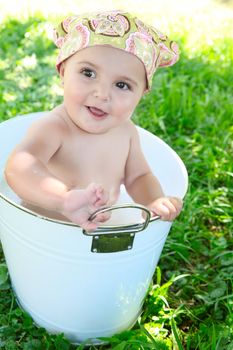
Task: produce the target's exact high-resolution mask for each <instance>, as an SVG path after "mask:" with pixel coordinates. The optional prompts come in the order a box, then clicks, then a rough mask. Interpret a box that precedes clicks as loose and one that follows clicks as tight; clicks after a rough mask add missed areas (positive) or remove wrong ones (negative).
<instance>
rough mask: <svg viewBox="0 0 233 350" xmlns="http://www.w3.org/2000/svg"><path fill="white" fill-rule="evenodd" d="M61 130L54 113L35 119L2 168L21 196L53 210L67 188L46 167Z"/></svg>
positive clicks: (58, 141) (57, 209)
mask: <svg viewBox="0 0 233 350" xmlns="http://www.w3.org/2000/svg"><path fill="white" fill-rule="evenodd" d="M61 133H62V127H61V125H60V123H59V121H57V120H56V119H55V120H54V118H53V117H51V120H49V119H48V118H44V119H42V120H39V121H37V122H35V123H34V124H33V125H32V127H30V129H29V131H28V132H27V134H26V136H25V138H24V139H23V140H22V142H21V143H20V144H18V145H17V146H16V148H15V149H14V151H13V152H12V154H11V155H10V157H9V159H8V161H7V164H6V168H5V177H6V180H7V182H8V184H9V185H10V186H11V188H12V189H13V190H14V191H15V192H16V193H17V194H18V196H19V197H20V198H22V199H24V200H25V201H26V202H28V203H30V204H34V205H37V206H41V207H43V208H45V209H49V210H55V211H59V210H60V209H61V207H62V203H63V198H64V194H65V193H66V192H67V191H68V188H67V186H66V185H65V184H64V183H63V182H62V181H60V180H59V179H58V178H56V177H55V176H54V175H52V174H51V173H50V172H49V171H48V168H47V163H48V161H49V159H50V158H51V157H52V156H53V154H55V152H56V151H57V150H58V149H59V147H60V146H61Z"/></svg>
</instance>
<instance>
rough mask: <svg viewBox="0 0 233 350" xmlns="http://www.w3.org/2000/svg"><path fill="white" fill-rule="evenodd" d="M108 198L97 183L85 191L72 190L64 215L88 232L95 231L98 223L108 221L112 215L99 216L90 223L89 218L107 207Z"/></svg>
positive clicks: (67, 195)
mask: <svg viewBox="0 0 233 350" xmlns="http://www.w3.org/2000/svg"><path fill="white" fill-rule="evenodd" d="M108 197H109V195H108V192H106V191H105V190H104V188H103V187H102V186H101V185H98V184H95V183H92V184H90V185H89V186H88V187H87V188H86V189H84V190H80V189H72V190H70V191H69V192H67V193H66V196H65V200H64V208H63V211H62V214H63V215H65V216H66V217H67V218H68V219H69V220H71V221H72V222H74V223H76V224H78V225H80V226H81V227H82V228H83V229H85V230H87V231H90V230H95V229H96V228H97V227H98V223H100V222H103V221H106V220H107V219H108V218H109V216H110V214H109V213H103V214H99V215H97V216H96V217H95V218H94V219H93V221H90V220H89V217H90V216H91V214H92V213H93V212H94V211H96V210H97V209H99V208H101V207H103V206H104V205H106V203H107V201H108Z"/></svg>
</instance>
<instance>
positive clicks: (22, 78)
mask: <svg viewBox="0 0 233 350" xmlns="http://www.w3.org/2000/svg"><path fill="white" fill-rule="evenodd" d="M174 21H176V26H175V28H176V31H175V33H174V35H175V37H176V39H177V40H178V42H179V43H180V45H181V50H182V56H181V60H180V62H179V63H178V64H177V65H175V66H174V67H172V68H169V69H164V70H160V71H159V72H158V73H157V75H156V77H155V79H154V84H153V90H152V92H151V94H150V95H146V96H145V97H144V98H143V100H142V101H141V103H140V105H139V106H138V108H137V110H136V113H135V116H134V120H135V122H136V123H137V124H139V125H141V126H142V127H144V128H146V129H148V130H150V131H151V132H153V133H155V134H157V135H158V136H160V137H161V138H163V139H164V140H165V141H166V142H167V143H168V144H170V145H171V146H172V147H173V148H174V149H175V150H176V151H177V152H178V154H179V155H180V156H181V158H182V159H183V160H184V162H185V164H186V166H187V169H188V172H189V180H190V186H189V191H188V194H187V196H186V198H185V207H184V210H183V213H182V214H181V216H180V218H179V219H178V220H177V221H176V222H175V223H174V225H173V228H172V231H171V233H170V235H169V238H168V240H167V242H166V245H165V247H164V250H163V253H162V256H161V259H160V262H159V268H157V270H156V272H155V275H154V278H153V281H152V283H151V288H150V290H149V292H148V295H147V297H146V300H145V303H144V308H143V313H142V315H141V317H140V319H139V320H138V322H137V324H136V325H135V327H134V328H133V329H132V330H130V331H125V332H123V333H122V334H120V335H116V336H114V337H112V338H111V339H108V341H109V345H107V346H101V347H99V349H114V350H128V349H130V350H131V349H132V350H134V349H135V350H140V349H143V350H144V349H145V350H147V349H155V350H156V349H158V350H160V349H161V350H171V349H178V350H183V349H185V350H186V349H187V350H196V349H201V350H232V349H233V288H232V276H233V233H232V176H233V171H232V133H233V126H232V81H233V68H232V49H233V46H232V41H231V38H230V19H229V16H228V15H226V16H225V15H222V16H218V17H216V18H215V19H214V21H213V18H209V19H208V14H206V17H205V20H203V22H202V30H199V28H200V23H197V22H195V18H191V17H190V18H183V19H182V20H179V18H176V19H174ZM210 25H211V32H210V31H208V32H205V31H206V30H207V27H208V26H210ZM0 31H1V36H0V118H1V120H2V121H3V120H6V119H8V118H13V117H14V116H16V115H18V114H24V113H29V112H33V111H41V110H48V109H51V108H53V106H54V105H56V104H57V103H59V102H60V101H61V91H60V88H59V80H58V77H57V76H56V72H55V69H54V67H53V63H54V61H55V49H54V46H53V44H52V42H51V40H50V39H48V38H47V32H48V26H47V24H46V21H45V19H44V18H43V17H40V16H37V17H35V16H34V17H30V18H27V19H24V20H16V19H5V20H4V21H3V23H2V24H1V28H0ZM194 32H195V35H194ZM205 33H206V35H205ZM83 348H84V345H80V346H78V347H77V346H76V347H75V346H72V345H71V344H70V343H69V342H68V341H67V340H66V339H65V338H64V336H63V335H56V336H55V335H49V334H47V332H46V331H45V330H43V329H40V328H36V327H35V326H34V324H33V322H32V320H31V318H30V317H29V316H28V315H27V314H25V313H24V312H23V311H22V310H21V309H19V308H18V306H17V304H16V301H15V298H14V295H13V293H12V290H11V287H10V281H9V278H8V274H7V268H6V265H5V262H4V257H3V254H2V253H0V349H6V350H13V349H23V350H45V349H49V350H53V349H57V350H66V349H67V350H68V349H70V350H71V349H79V350H81V349H83ZM96 348H97V347H94V346H92V347H89V349H90V350H91V349H93V350H94V349H96Z"/></svg>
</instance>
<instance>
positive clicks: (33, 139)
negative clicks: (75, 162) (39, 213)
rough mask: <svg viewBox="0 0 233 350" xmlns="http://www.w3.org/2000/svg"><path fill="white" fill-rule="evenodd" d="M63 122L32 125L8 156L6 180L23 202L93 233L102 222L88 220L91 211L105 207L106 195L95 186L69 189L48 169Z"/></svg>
mask: <svg viewBox="0 0 233 350" xmlns="http://www.w3.org/2000/svg"><path fill="white" fill-rule="evenodd" d="M64 123H65V122H64V121H63V120H62V119H61V118H60V117H59V116H57V117H56V116H52V115H50V116H49V117H48V118H43V119H41V120H39V121H38V122H36V123H34V124H33V126H32V127H31V128H30V129H29V131H28V133H27V135H26V137H25V138H24V139H23V140H22V142H21V143H20V144H19V145H18V146H17V147H16V148H15V149H14V151H13V152H12V154H11V155H10V157H9V159H8V162H7V165H6V168H5V177H6V180H7V182H8V184H9V185H10V187H11V188H12V189H13V190H14V191H15V192H16V193H17V194H18V196H19V197H20V198H22V199H23V200H24V201H26V202H28V203H30V204H33V205H36V206H38V207H42V208H43V209H47V210H52V211H56V212H57V213H60V214H63V215H64V216H66V217H67V218H68V219H69V220H71V221H73V222H75V223H77V224H79V225H81V226H82V227H83V228H85V229H87V230H92V229H95V228H96V227H97V223H98V222H101V221H104V219H105V218H104V217H102V216H101V215H100V216H98V217H97V218H96V219H95V222H90V221H89V220H88V218H89V216H90V214H91V213H92V212H93V211H95V210H96V209H98V208H99V207H100V206H103V205H105V204H106V202H107V200H108V196H107V194H106V192H105V191H104V190H103V188H102V187H101V186H99V185H96V184H91V185H89V186H88V187H87V188H86V189H83V190H80V189H75V188H68V186H67V185H66V184H65V183H64V182H63V181H61V180H60V179H59V178H57V177H56V176H54V174H52V173H51V172H50V171H49V170H48V167H47V164H48V161H49V160H50V159H51V157H52V156H53V155H54V154H55V153H56V152H57V151H58V149H59V148H60V147H61V146H62V139H63V138H64V136H65V135H64V133H65V132H66V125H65V124H64Z"/></svg>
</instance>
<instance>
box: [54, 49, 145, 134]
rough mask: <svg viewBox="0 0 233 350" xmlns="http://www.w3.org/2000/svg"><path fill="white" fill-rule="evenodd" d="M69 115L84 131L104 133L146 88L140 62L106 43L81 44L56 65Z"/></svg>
mask: <svg viewBox="0 0 233 350" xmlns="http://www.w3.org/2000/svg"><path fill="white" fill-rule="evenodd" d="M60 75H61V79H62V80H63V82H64V104H65V107H66V110H67V112H68V115H69V117H70V118H71V119H72V120H73V122H74V123H75V124H76V125H77V126H78V127H79V128H81V129H82V130H84V131H86V132H88V133H104V132H107V131H108V130H110V129H111V128H113V127H116V126H118V125H120V124H122V123H124V122H125V121H127V120H128V119H129V118H130V117H131V116H132V113H133V111H134V109H135V107H136V106H137V104H138V102H139V101H140V99H141V97H142V95H143V92H144V91H145V88H146V74H145V68H144V65H143V64H142V62H141V61H140V60H139V59H138V58H137V57H135V56H134V55H132V54H130V53H127V52H125V51H123V50H119V49H115V48H112V47H108V46H94V47H88V48H85V49H83V50H81V51H79V52H77V53H76V54H75V55H73V56H72V57H70V58H69V59H68V60H67V61H66V62H64V63H63V64H62V65H61V68H60Z"/></svg>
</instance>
